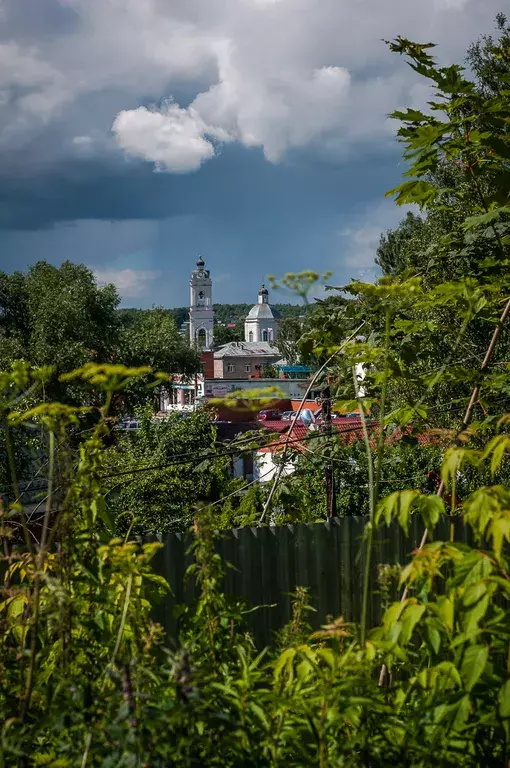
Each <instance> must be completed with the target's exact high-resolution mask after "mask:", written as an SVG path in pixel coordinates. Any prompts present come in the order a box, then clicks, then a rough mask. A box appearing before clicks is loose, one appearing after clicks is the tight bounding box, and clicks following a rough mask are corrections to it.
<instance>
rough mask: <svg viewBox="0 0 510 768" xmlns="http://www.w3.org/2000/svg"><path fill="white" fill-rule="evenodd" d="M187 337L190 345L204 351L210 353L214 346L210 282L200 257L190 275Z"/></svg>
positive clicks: (207, 271)
mask: <svg viewBox="0 0 510 768" xmlns="http://www.w3.org/2000/svg"><path fill="white" fill-rule="evenodd" d="M189 286H190V308H189V335H190V342H191V343H192V344H195V343H196V344H198V346H199V347H200V348H201V349H202V350H204V351H210V350H211V349H212V348H213V344H214V309H213V304H212V280H211V274H210V272H209V270H208V269H205V261H204V260H203V258H202V256H199V257H198V259H197V266H196V269H194V270H193V272H192V273H191V279H190V281H189Z"/></svg>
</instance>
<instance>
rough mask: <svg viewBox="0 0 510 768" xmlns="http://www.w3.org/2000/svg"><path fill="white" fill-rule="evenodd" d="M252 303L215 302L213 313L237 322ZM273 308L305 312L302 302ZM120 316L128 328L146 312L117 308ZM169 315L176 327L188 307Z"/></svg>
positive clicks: (221, 319) (286, 312)
mask: <svg viewBox="0 0 510 768" xmlns="http://www.w3.org/2000/svg"><path fill="white" fill-rule="evenodd" d="M252 306H253V304H215V305H214V313H215V319H216V322H217V323H221V324H228V323H239V322H242V321H243V320H244V318H245V317H246V315H247V314H248V312H249V311H250V309H251V308H252ZM271 306H272V307H273V309H276V310H277V311H278V312H280V314H281V315H282V317H299V316H300V315H303V314H304V313H305V308H304V306H303V305H302V304H271ZM117 311H118V313H119V315H120V316H121V320H122V323H123V325H125V326H126V327H128V328H130V327H131V326H133V325H134V324H135V322H136V320H137V319H138V318H139V317H140V315H141V313H143V312H147V311H148V310H146V309H119V310H117ZM165 311H166V312H168V314H169V315H170V317H173V319H174V320H175V323H176V325H177V328H180V327H181V325H182V324H183V323H185V322H186V321H187V319H188V312H189V308H188V307H176V308H175V309H167V310H165Z"/></svg>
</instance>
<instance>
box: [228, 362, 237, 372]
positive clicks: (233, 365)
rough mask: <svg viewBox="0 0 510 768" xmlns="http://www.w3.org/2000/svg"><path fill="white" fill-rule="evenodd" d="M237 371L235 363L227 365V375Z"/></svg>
mask: <svg viewBox="0 0 510 768" xmlns="http://www.w3.org/2000/svg"><path fill="white" fill-rule="evenodd" d="M235 369H236V367H235V364H234V363H229V364H228V365H227V373H234V371H235Z"/></svg>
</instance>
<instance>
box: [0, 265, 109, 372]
mask: <svg viewBox="0 0 510 768" xmlns="http://www.w3.org/2000/svg"><path fill="white" fill-rule="evenodd" d="M0 286H1V287H0V302H1V306H0V332H1V333H2V336H3V337H4V338H5V339H8V340H9V344H8V345H7V348H6V347H4V345H2V349H1V350H0V356H1V358H0V359H1V362H2V364H4V365H5V364H8V363H9V362H11V360H12V356H13V355H15V356H16V357H23V358H24V359H25V360H27V361H29V362H31V363H32V364H33V365H36V366H44V365H53V366H55V367H56V369H57V371H59V372H61V371H65V370H70V369H71V368H74V367H77V366H79V365H82V364H83V363H85V362H87V361H91V360H103V361H108V360H111V359H112V358H113V357H114V354H115V350H116V349H117V346H118V332H119V322H118V318H117V315H116V312H115V310H116V307H117V306H118V303H119V296H118V293H117V291H116V289H115V287H114V286H113V285H105V286H103V287H98V286H97V285H96V281H95V279H94V275H93V273H92V271H91V270H90V269H88V268H87V267H85V266H84V265H83V264H73V263H71V262H70V261H65V262H64V263H63V264H62V265H61V266H60V267H55V266H53V265H51V264H48V263H47V262H44V261H40V262H38V263H37V264H35V265H34V266H32V267H30V269H29V270H28V272H27V273H26V274H22V273H19V272H16V273H14V274H13V275H5V274H2V275H1V276H0Z"/></svg>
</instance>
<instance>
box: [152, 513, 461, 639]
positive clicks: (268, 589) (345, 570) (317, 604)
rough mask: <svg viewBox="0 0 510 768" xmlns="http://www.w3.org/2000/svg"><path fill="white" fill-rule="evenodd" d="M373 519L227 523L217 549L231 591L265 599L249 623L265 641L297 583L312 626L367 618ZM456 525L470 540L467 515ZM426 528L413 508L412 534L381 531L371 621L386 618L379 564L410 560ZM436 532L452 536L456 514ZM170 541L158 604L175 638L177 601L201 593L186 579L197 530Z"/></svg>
mask: <svg viewBox="0 0 510 768" xmlns="http://www.w3.org/2000/svg"><path fill="white" fill-rule="evenodd" d="M365 524H366V518H363V517H344V518H336V519H334V520H332V521H328V522H327V523H315V524H309V525H308V524H297V525H285V526H280V527H277V528H276V527H275V528H239V529H236V530H234V531H221V533H220V534H219V536H218V540H217V543H216V549H217V551H218V553H219V554H220V555H221V556H222V557H223V558H224V560H225V562H226V563H227V564H228V565H227V566H226V575H225V591H226V592H227V594H228V595H230V596H232V597H236V598H241V599H243V600H244V601H246V603H247V607H248V608H253V607H255V606H261V608H259V609H258V610H256V611H254V612H253V613H250V614H249V615H248V616H247V623H248V627H249V629H250V631H251V632H252V633H253V635H254V637H255V639H256V641H257V643H258V644H270V643H272V642H273V639H274V633H275V632H276V631H277V630H278V629H280V628H281V627H283V626H284V625H285V624H286V623H287V622H288V621H289V619H290V616H291V598H290V593H292V592H294V591H295V589H296V587H297V586H304V587H308V588H309V589H310V598H311V603H312V605H313V607H314V608H315V612H314V613H312V614H309V617H308V618H309V621H310V624H312V626H314V627H319V626H320V625H321V624H323V623H324V622H325V621H326V620H327V617H328V616H332V617H336V616H343V617H344V619H346V621H355V622H357V621H359V620H360V617H361V602H362V588H363V572H364V547H363V546H362V542H363V534H364V528H365ZM455 528H456V532H455V535H456V540H457V541H459V540H460V541H467V531H466V529H465V527H464V526H463V525H462V522H461V521H456V525H455ZM423 530H424V528H423V523H422V522H421V520H420V518H419V517H418V516H413V517H412V519H411V524H410V527H409V536H408V537H406V536H405V534H404V532H403V531H402V530H401V528H400V527H399V526H398V525H396V524H393V525H391V526H390V527H383V528H381V529H380V530H378V531H377V533H376V536H375V549H374V557H373V561H372V567H371V587H370V590H371V591H370V603H369V623H370V624H371V625H374V624H376V623H377V622H379V621H380V618H381V613H382V611H381V600H380V596H379V589H378V566H379V564H383V563H387V564H396V563H400V564H401V565H405V564H406V563H407V562H409V558H410V555H411V552H412V551H413V549H415V548H416V547H417V546H418V544H419V541H420V539H421V537H422V534H423ZM435 536H436V538H437V539H442V540H445V539H448V537H449V521H448V520H443V521H441V523H440V524H439V525H438V527H437V529H436V533H435ZM162 541H163V543H164V547H163V548H162V550H161V551H160V552H159V553H158V555H157V559H156V561H155V568H156V571H157V572H158V573H160V574H161V575H163V576H165V578H166V579H167V580H168V582H169V584H170V586H171V589H172V592H171V594H169V595H168V596H167V597H166V598H165V599H164V600H163V601H162V602H161V604H160V605H159V606H158V607H157V610H156V618H157V620H158V621H160V622H161V623H162V624H163V626H164V627H165V629H166V631H167V633H168V635H169V637H170V639H171V640H175V639H176V637H177V635H178V631H179V621H178V620H177V619H176V618H175V616H174V609H175V606H177V605H182V604H185V605H191V604H192V603H193V602H194V600H195V599H196V595H197V592H196V588H195V586H194V584H193V582H192V581H188V582H185V581H184V575H185V572H186V568H187V567H188V565H189V564H190V563H191V556H190V554H189V552H188V550H189V547H190V544H191V541H192V538H191V534H168V535H167V536H165V537H164V538H163V539H162ZM271 606H272V607H271Z"/></svg>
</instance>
